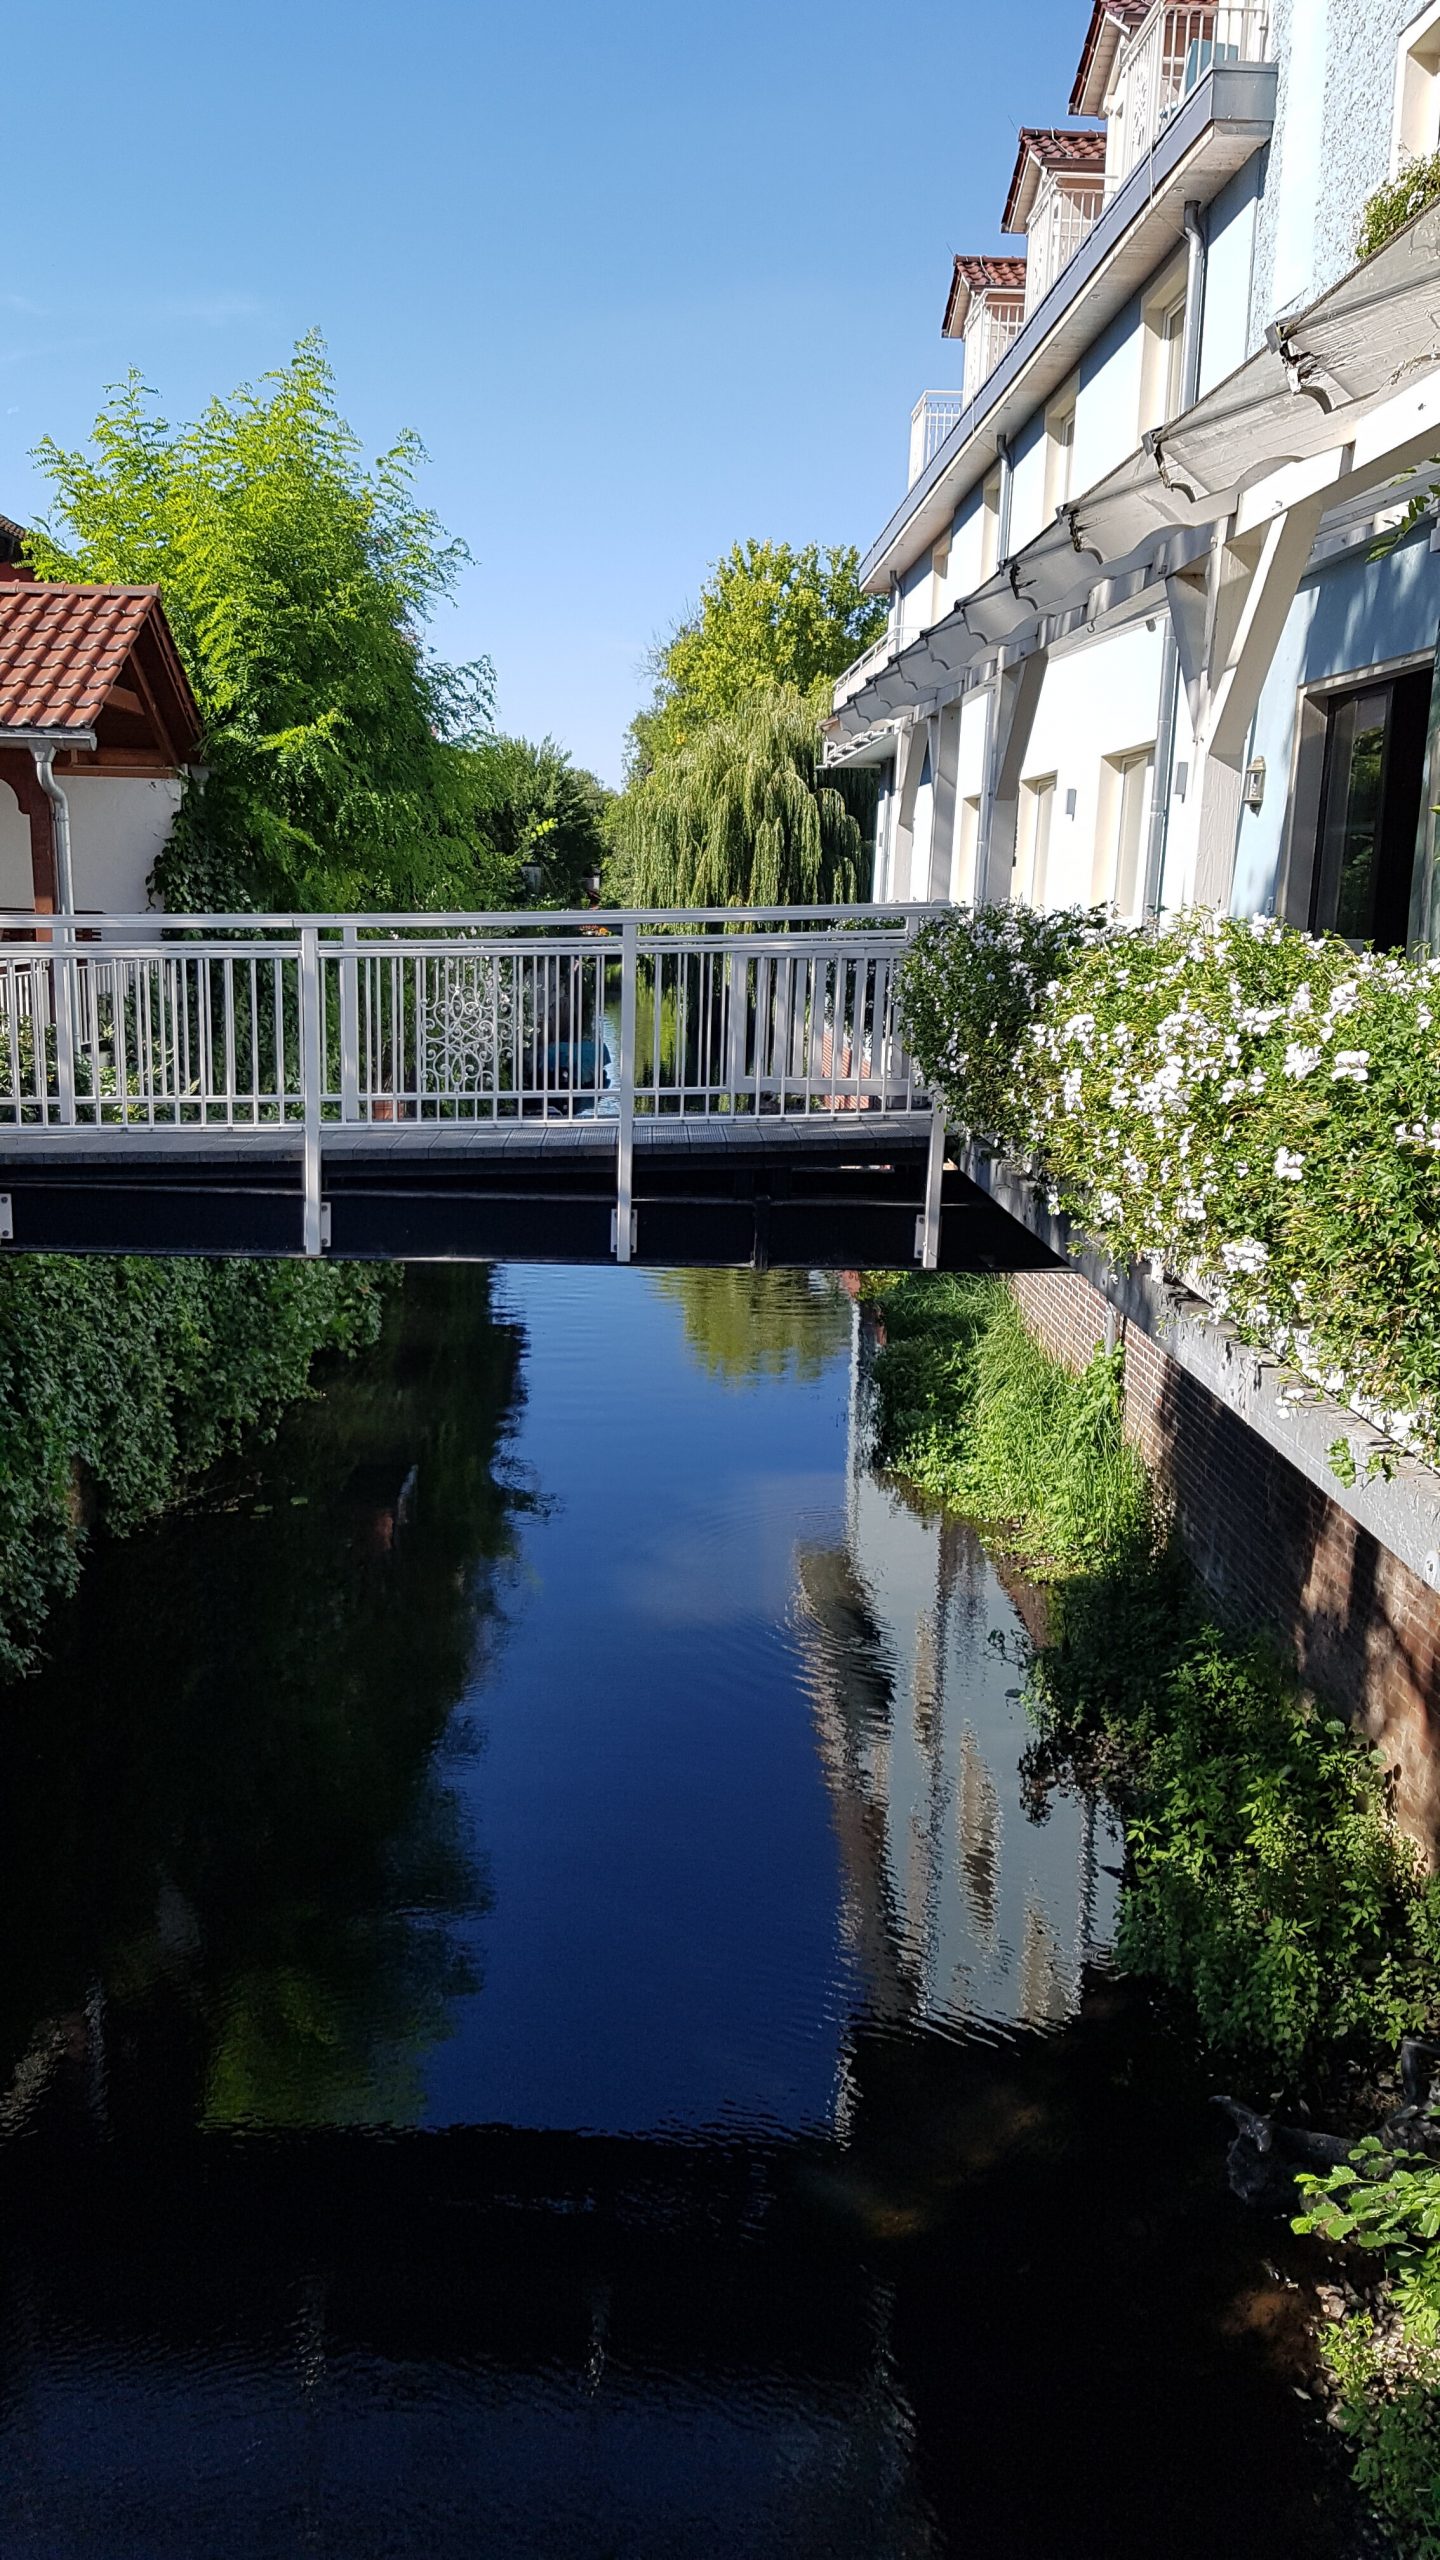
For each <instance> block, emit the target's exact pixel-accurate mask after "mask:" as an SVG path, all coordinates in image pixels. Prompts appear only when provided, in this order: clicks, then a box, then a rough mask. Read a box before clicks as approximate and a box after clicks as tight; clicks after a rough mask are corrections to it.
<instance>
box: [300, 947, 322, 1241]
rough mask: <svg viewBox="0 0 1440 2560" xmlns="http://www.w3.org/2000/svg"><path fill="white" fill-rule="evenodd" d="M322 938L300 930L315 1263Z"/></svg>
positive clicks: (309, 1227)
mask: <svg viewBox="0 0 1440 2560" xmlns="http://www.w3.org/2000/svg"><path fill="white" fill-rule="evenodd" d="M320 1078H321V1042H320V936H319V932H318V930H317V928H316V927H315V926H314V925H313V924H306V925H302V926H301V928H300V1098H301V1105H302V1108H303V1111H304V1115H305V1135H304V1142H303V1144H304V1173H305V1209H304V1222H303V1226H302V1243H303V1248H304V1251H305V1252H306V1254H307V1255H309V1256H311V1257H312V1259H313V1257H314V1256H316V1255H317V1254H318V1253H319V1251H320V1244H321V1217H320Z"/></svg>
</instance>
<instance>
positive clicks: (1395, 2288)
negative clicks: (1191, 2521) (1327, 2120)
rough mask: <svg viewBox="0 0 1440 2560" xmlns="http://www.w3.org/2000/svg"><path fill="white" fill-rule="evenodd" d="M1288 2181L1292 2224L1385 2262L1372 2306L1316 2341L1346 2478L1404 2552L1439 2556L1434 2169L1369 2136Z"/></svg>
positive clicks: (1439, 2272) (1439, 2559)
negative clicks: (1346, 2447) (1297, 2202)
mask: <svg viewBox="0 0 1440 2560" xmlns="http://www.w3.org/2000/svg"><path fill="white" fill-rule="evenodd" d="M1298 2184H1299V2187H1300V2190H1301V2193H1302V2195H1303V2196H1304V2198H1305V2210H1304V2212H1303V2213H1301V2214H1299V2215H1298V2216H1297V2217H1296V2221H1295V2228H1296V2230H1297V2231H1301V2232H1313V2233H1315V2234H1317V2235H1318V2236H1319V2237H1320V2238H1322V2239H1326V2240H1331V2241H1338V2242H1341V2243H1343V2244H1345V2245H1347V2246H1349V2247H1351V2248H1359V2249H1368V2250H1371V2251H1373V2252H1374V2253H1375V2254H1376V2255H1377V2256H1378V2257H1379V2259H1380V2261H1381V2263H1382V2266H1383V2268H1384V2270H1385V2274H1386V2278H1387V2280H1388V2282H1387V2290H1386V2298H1385V2300H1384V2303H1383V2306H1382V2309H1381V2312H1380V2315H1379V2317H1376V2315H1375V2314H1374V2313H1373V2312H1370V2311H1367V2310H1364V2309H1361V2308H1355V2309H1351V2310H1348V2311H1346V2312H1344V2313H1342V2314H1341V2315H1340V2316H1339V2317H1338V2318H1336V2319H1334V2320H1332V2321H1331V2322H1329V2323H1328V2324H1327V2327H1326V2328H1325V2330H1324V2332H1323V2333H1322V2339H1321V2343H1322V2347H1323V2350H1324V2355H1325V2361H1326V2363H1327V2365H1328V2366H1329V2368H1330V2373H1331V2377H1332V2380H1333V2382H1334V2384H1335V2388H1336V2392H1337V2395H1338V2405H1339V2412H1340V2420H1341V2424H1342V2426H1343V2427H1344V2430H1345V2433H1346V2435H1347V2436H1348V2437H1349V2439H1350V2442H1351V2445H1352V2447H1353V2449H1354V2454H1355V2478H1356V2481H1357V2483H1358V2485H1359V2486H1360V2487H1361V2488H1362V2489H1363V2490H1364V2491H1365V2493H1366V2495H1367V2496H1368V2497H1369V2498H1370V2499H1371V2500H1372V2501H1373V2503H1374V2505H1375V2506H1376V2507H1377V2508H1378V2509H1379V2511H1380V2513H1381V2514H1382V2515H1383V2516H1384V2517H1385V2518H1386V2520H1387V2522H1388V2523H1389V2524H1390V2525H1391V2527H1392V2528H1393V2530H1394V2532H1395V2535H1396V2539H1397V2541H1398V2542H1399V2544H1400V2547H1401V2549H1402V2550H1404V2551H1406V2552H1408V2553H1410V2554H1411V2555H1412V2560H1440V2169H1437V2168H1436V2165H1435V2163H1434V2161H1433V2160H1429V2159H1427V2158H1424V2157H1423V2156H1419V2157H1407V2156H1406V2155H1404V2154H1397V2153H1395V2152H1391V2151H1388V2150H1386V2149H1385V2148H1384V2146H1383V2145H1382V2144H1381V2143H1379V2142H1376V2141H1371V2142H1366V2143H1361V2144H1358V2145H1357V2146H1356V2149H1355V2150H1354V2151H1353V2152H1352V2154H1351V2156H1350V2159H1349V2160H1348V2161H1347V2162H1345V2163H1343V2164H1342V2165H1341V2166H1340V2167H1338V2168H1335V2169H1331V2170H1329V2171H1327V2173H1326V2174H1325V2176H1323V2177H1303V2178H1301V2179H1300V2180H1299V2181H1298Z"/></svg>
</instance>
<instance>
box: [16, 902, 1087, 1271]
mask: <svg viewBox="0 0 1440 2560" xmlns="http://www.w3.org/2000/svg"><path fill="white" fill-rule="evenodd" d="M930 912H932V911H931V910H929V909H926V908H899V907H884V908H864V907H825V908H804V907H787V908H778V909H777V908H771V909H756V910H738V909H734V908H724V909H718V910H704V911H693V912H691V911H687V912H683V913H679V912H647V913H616V912H609V911H599V910H595V911H585V912H582V913H578V914H553V913H548V912H544V911H541V912H533V913H523V914H503V915H473V916H472V915H446V916H426V915H412V916H247V915H231V916H186V917H174V916H159V915H146V916H88V915H87V916H78V917H70V916H55V917H45V918H40V917H35V916H28V915H27V916H20V915H14V914H12V915H11V916H9V917H8V918H6V919H4V939H3V942H0V1247H3V1248H6V1249H9V1250H12V1251H22V1252H23V1251H33V1252H67V1253H70V1252H107V1253H115V1252H122V1253H221V1254H223V1253H244V1254H279V1255H300V1254H309V1255H314V1254H320V1253H325V1252H329V1253H333V1254H336V1255H339V1256H346V1257H359V1258H377V1257H379V1258H394V1259H396V1260H427V1259H438V1260H483V1261H489V1260H527V1261H535V1260H539V1261H544V1260H550V1261H567V1262H604V1261H611V1260H614V1261H618V1262H631V1261H637V1262H645V1263H650V1264H659V1265H673V1264H677V1263H678V1264H683V1263H751V1264H756V1265H760V1266H764V1265H766V1264H774V1265H783V1264H790V1265H794V1266H797V1267H800V1268H811V1267H824V1266H827V1265H830V1266H838V1267H844V1266H853V1265H863V1264H884V1265H889V1266H903V1265H905V1264H907V1263H911V1262H916V1263H920V1264H921V1265H923V1266H924V1267H925V1268H927V1269H935V1268H946V1269H965V1270H989V1269H1018V1268H1025V1267H1030V1266H1033V1265H1035V1264H1039V1263H1044V1262H1046V1261H1048V1260H1049V1259H1050V1257H1049V1256H1048V1255H1047V1253H1046V1251H1045V1249H1044V1247H1043V1246H1041V1245H1039V1244H1038V1243H1037V1242H1036V1241H1035V1240H1034V1238H1032V1237H1031V1236H1029V1235H1028V1234H1027V1233H1026V1231H1025V1230H1024V1229H1023V1228H1021V1227H1019V1226H1017V1225H1016V1224H1015V1222H1014V1221H1013V1220H1011V1219H1009V1218H1007V1217H1006V1216H1005V1215H1004V1213H1003V1212H1002V1211H999V1210H997V1209H996V1208H995V1207H994V1206H993V1205H992V1204H991V1203H990V1202H989V1201H987V1200H986V1199H985V1198H984V1196H983V1195H982V1194H981V1193H980V1192H978V1191H977V1190H975V1189H974V1188H973V1186H972V1185H970V1184H969V1183H968V1182H966V1181H965V1179H964V1177H963V1176H962V1175H960V1174H959V1173H957V1172H955V1171H954V1170H953V1168H949V1167H947V1165H946V1162H945V1130H944V1122H943V1119H942V1118H941V1116H940V1115H939V1114H938V1113H936V1112H935V1111H934V1110H932V1107H931V1101H930V1096H929V1094H928V1092H927V1091H926V1089H925V1087H924V1085H923V1082H922V1081H921V1080H920V1078H919V1076H918V1075H917V1072H916V1070H915V1067H914V1065H913V1062H912V1061H911V1059H910V1058H909V1056H908V1055H907V1053H906V1050H905V1046H904V1042H903V1040H902V1038H901V1034H900V1028H899V1018H898V1005H897V989H898V973H899V968H900V964H901V962H902V960H903V958H904V954H905V948H906V945H907V943H908V941H909V939H910V938H911V936H912V935H913V933H914V931H915V929H916V926H917V924H918V923H919V922H920V921H921V920H923V918H924V916H925V915H926V914H928V913H930Z"/></svg>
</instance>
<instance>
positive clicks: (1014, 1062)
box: [901, 906, 1107, 1147]
mask: <svg viewBox="0 0 1440 2560" xmlns="http://www.w3.org/2000/svg"><path fill="white" fill-rule="evenodd" d="M1106 924H1107V914H1106V910H1105V909H1104V908H1103V907H1095V908H1082V907H1066V908H1063V909H1061V910H1059V911H1058V912H1057V913H1055V914H1054V915H1040V914H1037V912H1036V911H1035V909H1034V908H1032V907H1008V906H1007V907H955V908H952V909H951V910H950V911H949V912H948V913H947V914H945V915H943V916H937V917H935V918H933V919H932V920H931V922H930V923H928V924H925V925H922V926H921V928H920V930H919V932H918V933H917V935H916V937H915V940H914V941H913V943H912V944H911V946H910V949H909V951H908V952H907V953H906V957H905V965H904V974H903V977H902V981H901V1005H902V1009H903V1017H904V1030H905V1038H906V1041H907V1043H908V1045H909V1047H910V1049H911V1051H912V1053H913V1054H914V1056H915V1057H916V1058H917V1059H918V1060H919V1062H920V1064H921V1066H922V1067H923V1069H924V1071H925V1074H926V1076H927V1077H928V1078H929V1080H930V1082H931V1083H932V1084H936V1085H938V1087H939V1088H940V1090H941V1092H943V1093H944V1095H945V1097H946V1100H947V1102H948V1103H949V1105H950V1107H951V1109H952V1111H953V1112H954V1114H955V1116H956V1118H957V1119H959V1120H962V1121H963V1122H964V1124H965V1126H966V1127H967V1128H969V1129H972V1130H974V1131H975V1132H976V1133H977V1134H980V1135H983V1136H985V1137H990V1138H998V1139H1001V1140H1003V1141H1004V1142H1005V1144H1007V1145H1009V1146H1022V1147H1023V1146H1027V1145H1028V1144H1029V1143H1030V1138H1031V1132H1032V1125H1033V1122H1034V1119H1035V1113H1036V1108H1037V1096H1038V1090H1039V1084H1040V1082H1041V1081H1042V1079H1041V1078H1040V1077H1039V1076H1038V1074H1037V1073H1036V1072H1035V1071H1036V1070H1038V1067H1039V1061H1038V1058H1037V1056H1036V1053H1035V1050H1034V1047H1033V1043H1032V1038H1031V1034H1032V1031H1033V1028H1034V1025H1035V1024H1036V1022H1038V1021H1039V1020H1040V1019H1041V1016H1042V1013H1043V1009H1044V1007H1045V1004H1046V1001H1047V997H1048V995H1049V994H1050V993H1051V992H1052V991H1053V990H1055V989H1058V987H1059V986H1060V984H1061V983H1062V982H1063V980H1064V978H1065V975H1066V973H1067V972H1068V970H1069V968H1070V966H1071V964H1072V962H1073V961H1074V960H1075V958H1076V957H1077V956H1078V954H1079V953H1080V952H1081V951H1082V950H1083V949H1085V948H1086V946H1087V945H1088V944H1091V943H1097V942H1099V941H1100V939H1101V938H1102V936H1103V934H1104V932H1105V930H1106ZM1032 1082H1033V1083H1034V1085H1035V1088H1036V1089H1035V1092H1034V1093H1032V1092H1031V1091H1030V1085H1031V1084H1032ZM962 1097H963V1100H962Z"/></svg>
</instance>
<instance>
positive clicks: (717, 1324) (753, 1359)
mask: <svg viewBox="0 0 1440 2560" xmlns="http://www.w3.org/2000/svg"><path fill="white" fill-rule="evenodd" d="M655 1288H656V1291H657V1293H658V1295H659V1296H660V1297H662V1298H668V1299H669V1300H670V1302H671V1304H672V1305H673V1306H677V1307H678V1308H679V1309H680V1312H681V1315H682V1316H683V1318H684V1323H685V1339H686V1341H687V1343H688V1344H689V1346H690V1349H691V1351H692V1352H693V1354H694V1356H695V1359H696V1360H697V1362H698V1363H699V1365H700V1367H701V1368H702V1369H704V1370H706V1371H707V1372H708V1374H709V1375H710V1376H711V1377H712V1378H724V1379H726V1380H728V1381H730V1382H731V1383H732V1384H733V1383H738V1382H739V1381H742V1380H744V1379H747V1378H783V1377H787V1376H793V1377H797V1378H818V1377H819V1375H820V1373H821V1371H822V1370H823V1369H824V1367H825V1365H826V1363H827V1361H830V1360H833V1359H834V1358H835V1357H836V1355H837V1354H838V1353H840V1352H842V1351H845V1350H847V1349H848V1347H849V1343H850V1307H849V1303H848V1301H847V1300H846V1299H845V1298H844V1297H842V1296H841V1294H840V1292H839V1290H838V1289H834V1288H832V1287H829V1286H828V1285H825V1284H820V1283H816V1282H815V1281H812V1280H811V1279H810V1278H809V1276H808V1274H807V1273H805V1272H803V1271H745V1270H737V1271H726V1270H719V1271H662V1272H658V1273H657V1274H656V1278H655Z"/></svg>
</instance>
